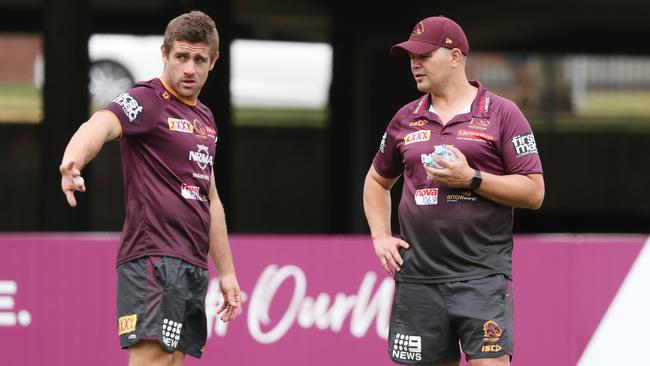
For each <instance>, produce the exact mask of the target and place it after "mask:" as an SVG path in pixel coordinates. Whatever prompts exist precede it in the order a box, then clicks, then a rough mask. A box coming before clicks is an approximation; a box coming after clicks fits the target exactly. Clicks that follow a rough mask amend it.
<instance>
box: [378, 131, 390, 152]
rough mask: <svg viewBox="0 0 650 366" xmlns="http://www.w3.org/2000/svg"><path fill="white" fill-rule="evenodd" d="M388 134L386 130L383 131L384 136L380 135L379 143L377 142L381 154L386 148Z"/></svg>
mask: <svg viewBox="0 0 650 366" xmlns="http://www.w3.org/2000/svg"><path fill="white" fill-rule="evenodd" d="M387 136H388V132H384V136H382V137H381V143H380V144H379V151H380V152H381V153H382V154H383V153H384V149H385V148H386V137H387Z"/></svg>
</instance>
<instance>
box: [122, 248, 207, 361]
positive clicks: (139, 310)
mask: <svg viewBox="0 0 650 366" xmlns="http://www.w3.org/2000/svg"><path fill="white" fill-rule="evenodd" d="M208 277H209V276H208V270H206V269H204V268H201V267H198V266H195V265H193V264H190V263H187V262H185V261H183V260H180V259H177V258H172V257H144V258H140V259H136V260H133V261H131V262H127V263H123V264H121V265H119V266H118V267H117V317H118V334H119V336H120V346H121V347H122V348H128V347H130V346H133V345H134V344H136V343H138V342H139V341H140V340H141V339H146V340H157V341H158V342H160V344H161V345H162V347H163V349H164V350H165V351H167V352H174V351H175V350H179V351H181V352H183V353H185V354H188V355H191V356H194V357H197V358H199V357H201V354H202V352H203V346H204V345H205V342H206V339H207V320H206V315H205V294H206V292H207V287H208Z"/></svg>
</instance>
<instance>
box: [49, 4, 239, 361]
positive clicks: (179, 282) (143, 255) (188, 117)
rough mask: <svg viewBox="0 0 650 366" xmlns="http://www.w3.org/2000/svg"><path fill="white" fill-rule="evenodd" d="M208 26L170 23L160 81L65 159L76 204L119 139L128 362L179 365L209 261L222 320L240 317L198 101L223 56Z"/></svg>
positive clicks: (101, 123) (192, 16) (199, 308)
mask: <svg viewBox="0 0 650 366" xmlns="http://www.w3.org/2000/svg"><path fill="white" fill-rule="evenodd" d="M218 43H219V38H218V33H217V29H216V27H215V24H214V22H213V21H212V19H211V18H210V17H209V16H207V15H206V14H204V13H202V12H199V11H192V12H190V13H186V14H183V15H181V16H179V17H177V18H175V19H173V20H172V21H171V22H169V24H168V25H167V29H166V30H165V36H164V42H163V45H162V47H161V52H162V60H163V64H164V69H163V73H162V76H161V77H160V78H156V79H152V80H149V81H146V82H140V83H138V84H136V85H135V86H134V87H133V88H132V89H129V90H128V91H126V92H124V93H122V94H121V95H119V96H118V97H117V98H115V99H114V100H113V101H112V102H111V103H109V104H108V105H107V106H106V107H105V108H104V109H102V110H100V111H98V112H96V113H95V114H93V115H92V117H91V118H90V119H89V120H88V121H87V122H85V123H83V124H82V125H81V127H80V128H79V130H78V131H77V132H76V133H75V134H74V136H73V137H72V139H71V140H70V142H69V144H68V146H67V148H66V150H65V153H64V156H63V160H62V162H61V166H60V170H61V187H62V189H63V192H64V193H65V195H66V198H67V200H68V203H69V204H70V206H72V207H74V206H76V200H75V197H74V192H75V191H80V192H85V190H86V187H85V185H84V182H83V178H82V177H81V170H82V169H83V168H84V166H85V165H86V164H88V163H89V162H90V160H92V159H93V158H94V157H95V155H96V154H97V153H98V152H99V150H100V149H101V147H102V145H103V144H104V143H106V142H108V141H112V140H116V139H119V140H120V150H121V156H122V171H123V175H124V192H125V205H126V220H125V222H124V229H123V231H122V236H121V240H120V248H119V251H118V255H117V272H118V295H117V303H118V306H117V307H118V334H119V336H120V344H121V346H122V348H128V350H129V365H132V366H133V365H174V366H176V365H182V364H183V359H184V356H185V354H189V355H191V356H194V357H200V356H201V354H202V352H203V346H204V345H205V342H206V338H207V324H206V316H205V295H206V291H207V284H208V263H207V257H208V256H209V257H210V258H211V259H212V261H213V263H214V265H215V267H216V269H217V271H218V272H219V278H220V282H221V283H220V288H221V291H222V294H223V298H224V303H223V305H222V306H221V307H220V308H219V309H218V310H217V312H218V313H220V314H221V319H222V320H223V321H229V320H233V319H235V318H236V317H237V315H238V314H239V312H240V307H241V299H240V289H239V285H238V282H237V277H236V274H235V267H234V264H233V259H232V255H231V252H230V246H229V244H228V237H227V230H226V222H225V216H224V211H223V207H222V205H221V201H220V199H219V195H218V194H217V190H216V187H215V181H214V172H213V170H212V165H213V163H214V155H215V148H216V146H215V145H216V142H217V126H216V124H215V121H214V117H213V116H212V113H211V112H210V110H209V109H208V108H207V107H206V106H205V105H203V104H202V103H201V102H200V101H198V99H197V97H198V95H199V92H200V91H201V88H202V87H203V85H204V83H205V81H206V79H207V77H208V72H209V71H210V70H212V68H213V67H214V64H215V62H216V61H217V59H218V57H219V52H218V49H219V47H218V46H219V44H218Z"/></svg>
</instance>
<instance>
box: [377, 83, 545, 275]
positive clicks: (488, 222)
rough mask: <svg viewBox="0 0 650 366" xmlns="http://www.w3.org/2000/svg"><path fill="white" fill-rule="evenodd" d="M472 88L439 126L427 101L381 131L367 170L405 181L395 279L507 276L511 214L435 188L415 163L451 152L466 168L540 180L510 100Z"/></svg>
mask: <svg viewBox="0 0 650 366" xmlns="http://www.w3.org/2000/svg"><path fill="white" fill-rule="evenodd" d="M471 83H472V84H473V85H474V86H477V87H478V88H479V90H478V94H477V96H476V99H475V100H474V102H473V103H472V107H471V111H470V113H465V114H459V115H457V116H455V117H454V118H453V119H452V120H450V121H449V122H447V124H446V125H445V126H443V125H442V123H441V121H440V118H439V117H438V116H437V115H436V114H435V113H432V112H430V111H429V107H430V97H429V94H426V95H424V96H422V97H421V98H419V99H417V100H415V101H413V102H411V103H409V104H407V105H406V106H404V107H402V109H400V110H399V112H397V114H396V115H395V117H393V119H392V121H391V122H390V124H389V125H388V129H387V130H386V133H385V134H384V136H383V138H382V141H381V145H380V147H379V151H378V152H377V154H376V155H375V158H374V160H373V165H374V167H375V169H376V170H377V172H378V173H379V174H380V175H381V176H383V177H386V178H395V177H398V176H400V174H403V175H404V185H403V190H402V197H401V201H400V204H399V220H400V228H401V235H402V238H403V239H404V240H405V241H406V242H408V243H409V244H411V248H410V249H409V250H406V251H405V252H403V257H404V265H403V266H402V269H401V271H400V272H398V273H397V276H396V279H397V280H398V281H404V282H422V283H435V282H449V281H459V280H468V279H473V278H480V277H485V276H488V275H492V274H499V273H501V274H504V275H507V276H508V277H512V216H513V209H512V207H508V206H504V205H501V204H498V203H496V202H494V201H491V200H488V199H485V198H483V197H481V196H480V195H478V194H476V193H474V192H471V191H469V190H468V189H453V188H447V187H443V186H436V185H435V184H434V183H433V182H432V181H430V180H428V179H427V178H426V171H425V170H424V167H423V166H422V156H423V155H424V154H430V153H431V152H432V151H433V150H434V146H435V145H441V144H446V145H453V146H455V147H456V148H458V149H459V150H460V151H461V152H462V153H463V154H464V155H465V156H466V157H467V162H468V163H469V165H470V166H471V167H472V168H475V169H479V170H481V171H484V172H488V173H492V174H497V175H508V174H522V175H526V174H531V173H542V164H541V162H540V159H539V155H538V153H537V146H536V144H535V138H534V136H533V133H532V130H531V128H530V125H529V124H528V121H527V120H526V118H525V117H524V115H523V114H522V113H521V111H520V110H519V108H518V107H517V106H516V105H515V104H514V103H513V102H512V101H510V100H508V99H505V98H502V97H500V96H498V95H495V94H493V93H491V92H489V91H487V90H486V89H485V88H483V86H482V85H481V84H480V83H479V82H478V81H473V82H471Z"/></svg>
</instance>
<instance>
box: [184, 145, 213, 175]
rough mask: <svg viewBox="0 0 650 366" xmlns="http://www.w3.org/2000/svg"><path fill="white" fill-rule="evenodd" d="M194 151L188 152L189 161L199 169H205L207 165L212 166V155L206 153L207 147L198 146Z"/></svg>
mask: <svg viewBox="0 0 650 366" xmlns="http://www.w3.org/2000/svg"><path fill="white" fill-rule="evenodd" d="M196 146H197V150H196V151H190V156H189V160H190V161H194V162H196V165H198V166H199V168H201V169H205V168H206V167H207V166H208V164H210V166H212V155H210V153H209V152H208V147H207V146H205V145H201V144H198V145H196Z"/></svg>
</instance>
